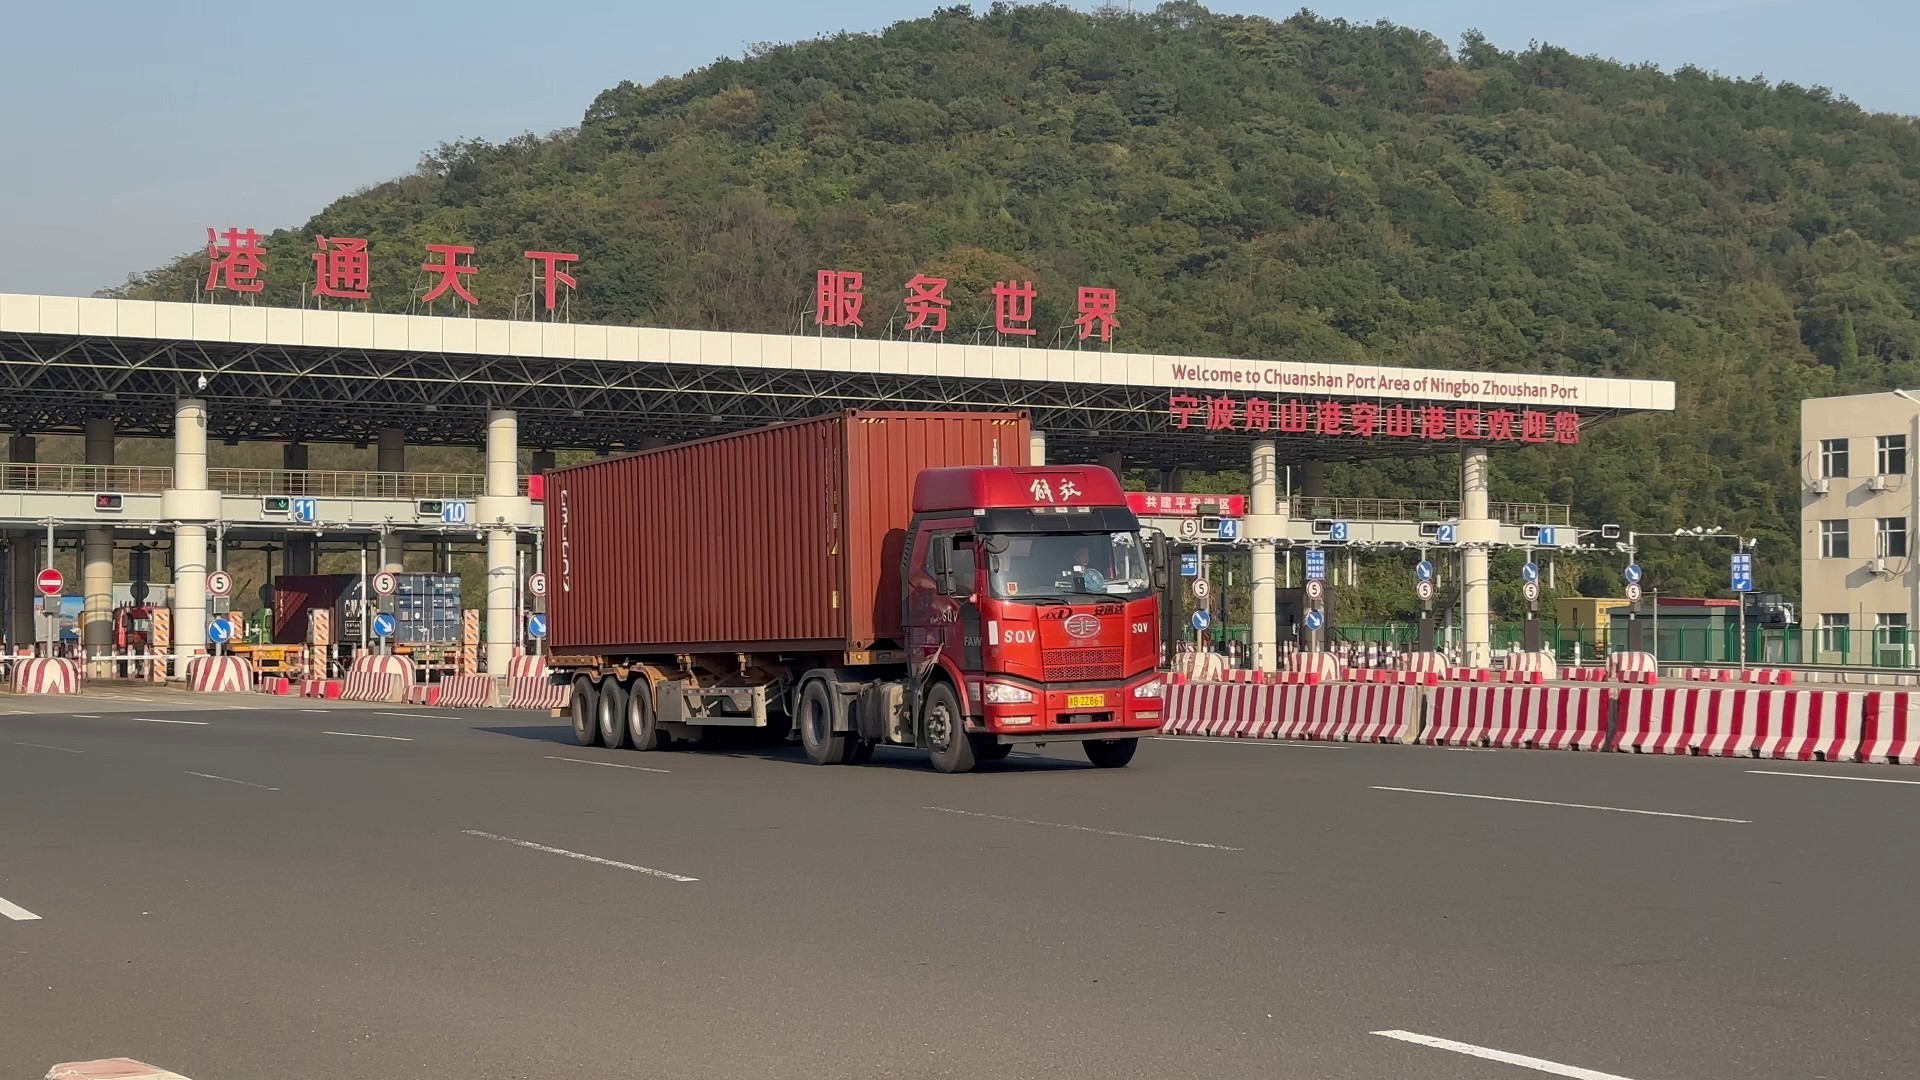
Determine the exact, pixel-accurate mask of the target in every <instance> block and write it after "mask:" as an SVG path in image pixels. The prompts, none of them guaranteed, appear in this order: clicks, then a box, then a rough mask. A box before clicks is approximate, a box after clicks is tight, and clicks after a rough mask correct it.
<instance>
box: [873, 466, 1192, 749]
mask: <svg viewBox="0 0 1920 1080" xmlns="http://www.w3.org/2000/svg"><path fill="white" fill-rule="evenodd" d="M912 509H913V517H912V521H911V523H910V524H909V526H908V530H907V537H906V542H905V543H904V545H903V552H902V556H903V562H904V566H903V567H902V574H901V581H902V586H903V588H902V592H903V597H902V600H903V603H904V605H905V611H904V617H903V619H902V628H903V630H904V632H905V637H906V639H907V651H908V655H909V662H910V663H911V664H912V665H913V666H914V668H915V669H916V671H925V672H927V674H928V676H929V677H930V678H931V679H933V680H935V681H941V680H944V682H945V683H946V684H947V685H948V687H949V689H950V691H951V693H952V694H953V696H954V698H956V699H957V700H956V701H954V702H952V703H951V705H950V706H949V707H950V708H951V709H952V711H953V713H954V715H953V716H951V717H948V718H946V719H945V720H943V719H942V718H940V717H939V716H937V715H935V713H937V712H938V711H939V707H940V704H941V702H936V700H935V694H934V693H933V691H931V690H930V691H929V692H928V695H927V697H926V699H925V702H924V703H923V707H922V712H923V715H924V716H925V719H924V721H923V728H924V729H925V738H926V739H927V741H928V743H929V749H931V750H932V751H933V752H934V754H935V760H936V764H939V763H940V757H941V750H942V749H943V745H942V744H943V743H944V744H946V748H947V749H949V751H958V750H959V749H961V748H959V747H957V746H954V745H953V744H954V743H955V742H956V741H957V740H958V738H959V737H960V736H962V735H964V736H965V737H966V740H967V742H968V743H969V746H968V747H966V748H965V749H968V750H971V752H972V757H973V758H976V759H979V758H984V759H987V760H991V759H993V758H996V757H1003V756H1005V754H1006V753H1007V752H1009V751H1010V750H1011V749H1012V748H1013V747H1014V746H1016V745H1019V744H1022V743H1029V744H1044V743H1047V742H1081V743H1084V744H1085V748H1086V752H1087V756H1088V758H1089V759H1090V760H1092V761H1093V762H1094V763H1095V764H1098V765H1123V764H1125V763H1126V761H1127V760H1129V759H1131V757H1132V755H1133V751H1134V747H1135V745H1136V740H1138V739H1139V738H1140V737H1142V736H1144V735H1150V734H1152V733H1153V732H1155V731H1157V730H1158V729H1159V727H1160V725H1161V722H1162V711H1161V703H1162V696H1163V693H1164V691H1163V684H1162V680H1161V678H1160V675H1159V673H1158V670H1157V668H1158V661H1159V656H1160V616H1159V604H1160V600H1159V593H1160V590H1161V589H1162V588H1163V587H1164V586H1165V583H1166V556H1165V546H1164V543H1163V542H1160V543H1156V542H1154V541H1151V540H1149V539H1148V538H1147V537H1145V536H1144V535H1143V534H1142V532H1141V528H1140V522H1139V520H1138V519H1137V518H1136V517H1135V516H1134V514H1133V511H1132V510H1130V509H1129V508H1128V507H1127V504H1126V497H1125V494H1124V492H1123V491H1122V489H1121V486H1120V481H1119V478H1118V477H1116V476H1115V475H1114V474H1113V473H1112V472H1110V471H1108V470H1107V469H1104V468H1100V467H1098V466H1080V465H1064V466H1021V467H1003V466H991V467H985V466H982V467H964V468H936V469H927V470H925V471H923V472H921V473H920V474H919V476H918V477H917V478H916V479H915V482H914V487H913V503H912ZM936 669H937V670H936ZM943 727H945V728H946V729H947V730H946V731H943V730H942V728H943ZM949 756H955V755H954V754H953V753H951V752H950V754H949Z"/></svg>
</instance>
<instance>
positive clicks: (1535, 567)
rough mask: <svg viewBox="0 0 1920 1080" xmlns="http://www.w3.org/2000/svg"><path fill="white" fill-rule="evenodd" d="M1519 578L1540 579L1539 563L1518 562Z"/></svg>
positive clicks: (1525, 579) (1526, 579) (1523, 579)
mask: <svg viewBox="0 0 1920 1080" xmlns="http://www.w3.org/2000/svg"><path fill="white" fill-rule="evenodd" d="M1520 580H1521V581H1539V580H1540V564H1539V563H1535V562H1528V563H1521V564H1520Z"/></svg>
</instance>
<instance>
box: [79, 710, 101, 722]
mask: <svg viewBox="0 0 1920 1080" xmlns="http://www.w3.org/2000/svg"><path fill="white" fill-rule="evenodd" d="M73 718H74V719H75V720H98V719H100V714H99V713H86V712H77V713H74V714H73Z"/></svg>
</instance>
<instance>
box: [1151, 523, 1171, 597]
mask: <svg viewBox="0 0 1920 1080" xmlns="http://www.w3.org/2000/svg"><path fill="white" fill-rule="evenodd" d="M1147 549H1148V551H1149V552H1150V554H1149V555H1148V556H1147V558H1148V564H1149V565H1150V566H1152V568H1153V587H1154V588H1156V589H1159V590H1161V591H1162V592H1164V591H1166V588H1167V584H1168V582H1169V581H1170V580H1171V579H1170V578H1169V577H1168V563H1170V562H1171V561H1172V559H1173V542H1172V541H1171V540H1168V539H1167V534H1166V533H1163V532H1161V531H1160V530H1158V529H1155V530H1154V531H1153V539H1152V540H1150V541H1149V542H1148V545H1147Z"/></svg>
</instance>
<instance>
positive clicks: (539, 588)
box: [527, 574, 547, 596]
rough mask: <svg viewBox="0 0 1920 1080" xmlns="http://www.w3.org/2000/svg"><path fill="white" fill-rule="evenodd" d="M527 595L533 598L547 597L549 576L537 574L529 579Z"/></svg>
mask: <svg viewBox="0 0 1920 1080" xmlns="http://www.w3.org/2000/svg"><path fill="white" fill-rule="evenodd" d="M527 593H528V594H529V595H532V596H545V595H547V575H545V574H535V575H533V576H532V577H530V578H528V579H527Z"/></svg>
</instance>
